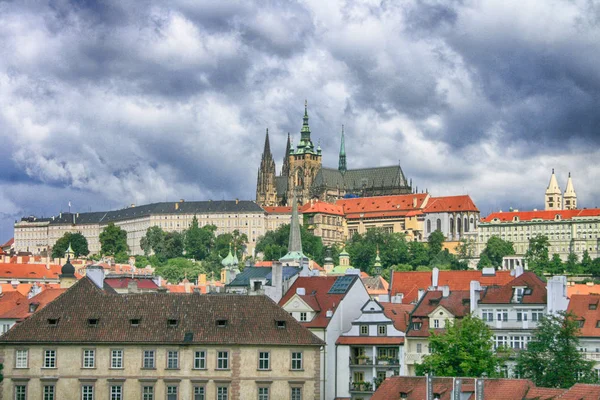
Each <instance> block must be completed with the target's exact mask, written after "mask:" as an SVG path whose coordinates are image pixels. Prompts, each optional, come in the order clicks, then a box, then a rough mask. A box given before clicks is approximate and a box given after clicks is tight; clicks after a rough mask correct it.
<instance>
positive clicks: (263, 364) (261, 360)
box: [258, 351, 271, 370]
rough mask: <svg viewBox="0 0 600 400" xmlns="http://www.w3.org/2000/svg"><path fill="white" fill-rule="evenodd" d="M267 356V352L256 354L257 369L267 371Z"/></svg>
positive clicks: (268, 365) (268, 367)
mask: <svg viewBox="0 0 600 400" xmlns="http://www.w3.org/2000/svg"><path fill="white" fill-rule="evenodd" d="M269 356H270V354H269V352H268V351H259V352H258V369H262V370H267V369H270V368H271V365H270V363H269V361H270V360H269Z"/></svg>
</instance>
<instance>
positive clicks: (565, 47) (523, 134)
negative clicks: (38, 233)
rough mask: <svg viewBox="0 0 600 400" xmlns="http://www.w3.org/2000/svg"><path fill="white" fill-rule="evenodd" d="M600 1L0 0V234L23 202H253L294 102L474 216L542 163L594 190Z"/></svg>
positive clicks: (326, 135) (586, 199) (539, 176)
mask: <svg viewBox="0 0 600 400" xmlns="http://www.w3.org/2000/svg"><path fill="white" fill-rule="evenodd" d="M599 21H600V7H599V6H598V5H597V4H595V3H594V2H589V1H585V0H580V1H579V0H576V1H566V0H565V1H559V0H557V1H553V2H549V3H548V2H521V1H515V2H510V1H503V0H502V1H501V0H489V1H486V2H476V1H469V0H462V1H437V0H426V1H405V2H393V1H381V2H379V3H377V2H353V1H344V0H340V1H331V2H323V1H318V0H314V1H306V2H289V1H269V2H261V3H252V2H245V1H236V0H224V1H220V2H214V1H204V0H203V1H195V0H177V1H173V2H168V3H165V2H158V1H150V0H148V1H129V0H127V1H102V2H97V1H68V0H51V1H47V2H27V1H25V2H4V3H0V104H2V105H3V107H2V108H0V142H1V143H2V148H3V150H5V151H6V153H5V154H6V155H7V156H6V157H2V160H0V170H1V171H2V174H1V176H0V220H1V222H0V241H2V239H7V238H8V237H7V236H9V234H8V233H7V232H9V231H10V230H11V229H10V225H11V224H12V220H13V219H14V218H17V217H18V216H19V215H26V214H32V213H33V214H45V215H49V214H51V213H56V212H57V211H60V210H61V209H62V208H63V207H65V204H67V203H68V201H69V200H73V202H74V204H75V203H76V204H77V205H78V207H80V210H82V211H85V210H89V209H93V210H101V209H108V208H115V207H123V206H126V205H128V204H130V203H137V204H140V203H144V202H151V201H164V200H165V199H170V200H176V199H179V198H186V199H208V198H213V199H219V198H236V197H237V198H245V199H250V198H253V197H254V190H255V183H256V169H257V167H258V164H259V161H260V152H261V151H262V147H263V143H264V131H265V129H266V128H269V132H270V136H271V148H272V150H273V152H274V156H275V159H276V163H277V169H278V170H279V169H280V168H281V159H282V156H283V150H284V146H285V141H286V137H287V132H290V133H291V134H292V140H293V141H294V142H295V143H297V141H298V139H299V130H300V127H301V124H302V113H303V111H304V110H303V103H304V99H308V102H309V115H310V125H311V129H312V132H313V133H312V137H313V140H314V141H315V142H317V141H320V144H321V146H322V148H323V155H324V156H323V162H324V165H326V166H329V167H335V166H336V165H337V152H338V150H339V138H340V130H341V125H342V124H344V125H345V130H346V150H347V154H348V164H349V166H350V167H351V168H357V167H365V166H377V165H386V164H396V163H398V161H400V163H401V165H402V167H403V169H404V172H405V174H406V175H407V176H408V177H409V178H413V182H414V184H415V186H419V189H425V188H428V189H429V190H430V192H432V193H433V194H457V193H463V192H468V193H470V194H471V195H472V196H473V197H474V199H475V201H476V203H477V204H478V205H479V207H480V209H481V210H482V211H484V212H487V211H491V209H494V208H500V207H504V208H507V207H508V206H509V205H510V206H518V207H520V208H533V207H538V208H539V207H540V202H541V199H542V198H541V196H542V194H543V190H544V189H545V185H546V184H547V179H548V174H549V171H550V169H551V168H553V167H555V168H556V169H557V171H558V172H559V183H562V184H564V182H565V180H566V174H567V172H568V171H571V172H573V174H574V177H575V186H576V190H578V194H579V196H580V203H581V204H584V205H586V204H587V205H589V204H592V203H597V202H598V198H600V192H599V191H598V188H596V187H585V186H584V184H583V183H584V182H595V181H598V180H600V171H599V169H598V167H597V159H598V158H599V157H600V150H599V149H598V145H599V144H600V113H598V112H597V108H598V104H600V69H598V68H597V66H598V65H600V23H599Z"/></svg>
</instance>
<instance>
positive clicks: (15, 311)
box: [0, 289, 67, 321]
mask: <svg viewBox="0 0 600 400" xmlns="http://www.w3.org/2000/svg"><path fill="white" fill-rule="evenodd" d="M66 290H67V289H46V290H44V291H42V292H41V293H38V294H37V295H35V296H33V297H32V298H30V299H25V300H24V301H21V302H20V304H18V305H17V306H15V307H14V308H12V309H10V310H8V311H6V312H4V313H0V319H16V320H18V321H22V320H24V319H25V318H27V317H29V316H31V315H32V314H33V312H31V310H30V307H29V306H30V305H31V304H33V305H34V306H36V308H35V310H34V312H38V311H40V310H41V309H43V308H44V307H46V306H47V305H48V304H50V303H51V302H52V301H54V300H55V299H56V298H57V297H58V296H60V295H61V294H63V293H64V292H65V291H66Z"/></svg>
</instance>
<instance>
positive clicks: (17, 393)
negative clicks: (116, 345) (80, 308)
mask: <svg viewBox="0 0 600 400" xmlns="http://www.w3.org/2000/svg"><path fill="white" fill-rule="evenodd" d="M124 392H125V391H124V389H123V385H121V384H119V385H111V386H110V388H109V392H108V393H109V400H124V399H125V398H126V397H125V394H124ZM165 394H166V399H167V400H178V399H179V386H177V385H167V387H166V388H165ZM230 394H231V393H230V388H229V386H217V390H216V399H217V400H229V399H230ZM95 395H96V393H95V386H94V385H93V384H84V385H81V393H80V398H81V400H94V398H95ZM156 395H157V393H156V390H155V387H154V386H153V385H145V386H142V396H141V398H142V400H155V399H156V398H157V397H156ZM14 399H15V400H27V385H25V384H16V385H15V386H14ZM42 399H43V400H57V399H58V397H57V393H56V386H55V385H44V386H43V389H42ZM206 399H207V397H206V387H205V386H203V385H194V387H193V398H192V400H206ZM270 399H271V389H270V388H269V387H268V386H261V387H259V388H258V400H270ZM290 400H302V388H301V387H292V388H290Z"/></svg>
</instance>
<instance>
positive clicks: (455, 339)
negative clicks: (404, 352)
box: [417, 315, 503, 377]
mask: <svg viewBox="0 0 600 400" xmlns="http://www.w3.org/2000/svg"><path fill="white" fill-rule="evenodd" d="M429 351H430V354H428V355H426V356H425V357H424V358H423V362H422V363H421V364H417V375H424V374H425V373H432V374H434V375H436V376H463V377H479V376H482V375H483V374H486V375H487V376H489V377H495V376H498V375H499V371H500V366H501V365H502V363H503V360H502V359H501V358H500V357H498V356H497V355H496V353H495V352H494V341H493V334H492V331H491V329H490V328H489V327H488V326H487V325H486V324H485V322H483V321H482V320H480V319H479V318H477V317H473V316H471V315H467V316H466V317H464V318H463V319H459V320H455V322H451V321H448V322H447V325H446V330H445V331H444V332H443V333H440V334H436V333H432V335H431V336H430V337H429Z"/></svg>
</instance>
